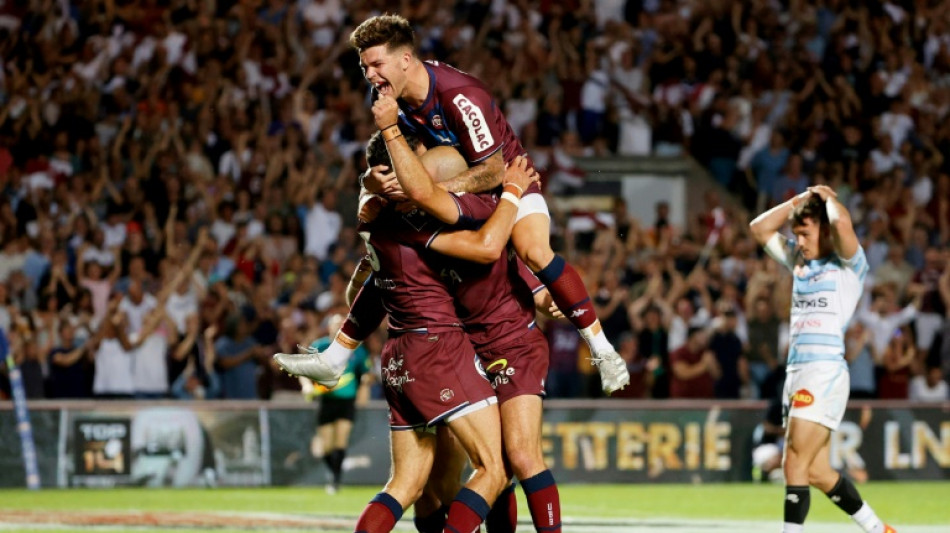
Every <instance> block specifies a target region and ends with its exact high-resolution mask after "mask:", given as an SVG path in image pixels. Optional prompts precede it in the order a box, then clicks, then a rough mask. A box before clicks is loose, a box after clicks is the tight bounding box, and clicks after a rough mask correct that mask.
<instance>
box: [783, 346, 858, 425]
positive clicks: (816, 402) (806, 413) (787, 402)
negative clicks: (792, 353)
mask: <svg viewBox="0 0 950 533" xmlns="http://www.w3.org/2000/svg"><path fill="white" fill-rule="evenodd" d="M850 393H851V374H850V373H848V364H847V363H845V362H844V360H841V361H815V362H812V363H804V364H800V365H790V366H789V367H788V369H787V370H786V376H785V387H784V388H783V390H782V412H783V413H784V416H783V417H782V424H783V426H785V425H788V417H790V416H794V417H796V418H802V419H804V420H811V421H812V422H816V423H818V424H821V425H823V426H825V427H827V428H828V429H830V430H831V431H836V430H837V429H838V426H839V425H840V424H841V420H842V419H843V418H844V410H845V408H846V407H847V405H848V396H849V395H850Z"/></svg>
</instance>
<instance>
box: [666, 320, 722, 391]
mask: <svg viewBox="0 0 950 533" xmlns="http://www.w3.org/2000/svg"><path fill="white" fill-rule="evenodd" d="M707 345H708V342H707V333H706V332H705V330H703V329H702V328H697V327H693V328H690V329H689V332H688V334H687V337H686V344H684V345H683V346H682V347H680V348H678V349H677V350H674V351H673V352H670V367H671V368H672V375H671V377H670V398H715V396H716V395H715V383H716V380H718V379H719V377H720V376H721V371H720V369H719V363H718V362H717V360H716V354H715V353H713V351H712V350H709V349H708V348H707Z"/></svg>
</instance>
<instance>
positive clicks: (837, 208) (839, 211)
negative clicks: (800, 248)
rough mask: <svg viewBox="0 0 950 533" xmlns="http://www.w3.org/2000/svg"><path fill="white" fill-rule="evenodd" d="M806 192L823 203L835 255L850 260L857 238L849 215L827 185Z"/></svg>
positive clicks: (856, 245) (856, 247)
mask: <svg viewBox="0 0 950 533" xmlns="http://www.w3.org/2000/svg"><path fill="white" fill-rule="evenodd" d="M808 192H810V193H811V194H816V195H818V196H819V197H820V198H821V200H822V201H823V202H825V209H826V211H827V212H828V224H829V226H830V227H831V239H832V242H833V243H834V247H835V253H836V254H838V257H841V258H843V259H851V258H852V257H854V254H856V253H858V246H859V245H860V243H859V242H858V236H857V235H856V234H855V233H854V226H853V225H852V224H851V213H849V212H848V210H847V209H846V208H845V206H843V205H841V202H839V201H838V195H837V194H836V193H835V191H834V190H832V189H831V187H829V186H827V185H816V186H814V187H809V188H808Z"/></svg>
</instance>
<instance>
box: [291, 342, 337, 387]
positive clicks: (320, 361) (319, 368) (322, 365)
mask: <svg viewBox="0 0 950 533" xmlns="http://www.w3.org/2000/svg"><path fill="white" fill-rule="evenodd" d="M297 347H298V348H300V349H301V350H303V351H304V352H305V353H278V354H274V361H276V362H277V366H279V367H280V368H281V369H282V370H283V371H284V372H287V373H288V374H290V375H291V376H301V377H305V378H309V379H312V380H313V381H316V382H317V383H319V384H320V385H323V386H324V387H326V388H328V389H332V388H333V387H336V384H337V383H339V382H340V376H342V375H343V370H344V369H343V368H334V367H333V365H331V364H330V363H328V362H327V361H325V360H324V358H323V354H321V353H320V352H319V351H318V350H317V349H316V348H312V347H309V346H300V345H298V346H297Z"/></svg>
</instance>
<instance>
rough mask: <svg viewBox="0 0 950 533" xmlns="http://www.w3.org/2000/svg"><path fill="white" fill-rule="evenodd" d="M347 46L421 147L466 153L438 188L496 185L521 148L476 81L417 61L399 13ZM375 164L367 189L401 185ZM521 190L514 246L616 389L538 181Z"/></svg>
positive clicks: (611, 358)
mask: <svg viewBox="0 0 950 533" xmlns="http://www.w3.org/2000/svg"><path fill="white" fill-rule="evenodd" d="M350 44H351V46H353V47H354V48H355V49H356V50H357V51H358V52H359V54H360V66H361V67H362V68H363V74H364V76H365V77H366V80H367V81H368V82H369V83H370V84H371V85H372V86H373V88H374V89H375V90H376V92H377V93H378V95H379V96H380V97H381V98H393V99H395V100H396V101H397V102H398V104H399V108H400V113H399V116H400V119H399V123H400V126H401V127H402V128H404V129H406V130H407V131H410V132H412V133H414V134H415V135H416V136H417V137H418V138H419V139H420V140H421V141H422V143H423V144H425V146H427V147H430V148H431V147H433V146H439V145H443V146H455V147H456V148H457V149H458V150H459V152H460V153H461V154H462V156H463V157H464V158H465V160H466V162H467V163H468V165H469V169H468V170H467V171H465V172H462V173H460V174H458V175H457V176H455V177H454V178H452V179H450V180H449V181H447V182H445V183H442V185H441V186H442V187H443V188H445V189H447V190H449V191H453V192H481V191H488V190H491V189H495V188H497V187H499V186H500V185H501V180H502V177H503V175H504V170H505V165H506V164H511V163H512V161H514V158H515V157H517V156H519V155H524V153H525V151H524V148H523V147H522V146H521V141H520V140H518V138H517V137H516V136H515V134H514V132H513V131H512V129H511V127H510V126H509V124H508V121H507V120H506V119H505V116H504V115H503V114H502V112H501V109H499V108H498V106H497V105H495V102H494V100H493V99H492V96H491V94H490V92H489V90H488V89H487V87H486V86H485V85H484V84H483V83H482V82H481V81H479V80H478V79H477V78H475V77H473V76H471V75H469V74H466V73H464V72H461V71H459V70H457V69H455V68H453V67H451V66H449V65H446V64H444V63H439V62H434V61H425V62H423V61H421V60H420V59H419V58H418V56H417V55H416V49H415V33H414V32H413V30H412V26H411V25H410V24H409V22H408V21H407V20H406V19H405V18H403V17H401V16H398V15H381V16H376V17H373V18H370V19H368V20H366V21H364V22H363V23H362V24H360V25H359V27H357V28H356V30H354V31H353V33H352V34H351V35H350ZM374 170H375V172H373V173H371V174H370V177H369V178H368V179H367V180H366V182H365V184H366V186H367V188H368V189H369V190H370V191H371V192H390V193H391V192H397V191H399V190H400V189H399V184H398V181H397V180H396V178H395V175H394V173H393V172H389V173H387V174H381V172H382V171H383V170H385V167H376V168H375V169H374ZM380 178H382V181H381V182H380ZM405 192H406V195H407V196H408V197H409V199H411V200H416V201H418V200H419V199H420V198H418V197H414V194H415V191H405ZM524 193H525V194H524V198H523V199H522V200H521V205H520V207H519V209H518V216H517V219H516V223H515V229H514V231H513V232H512V234H511V240H512V244H513V245H514V248H515V250H516V251H517V253H518V256H519V257H521V259H522V260H523V261H524V262H525V264H526V265H527V266H528V267H529V268H530V269H531V270H532V272H534V273H535V275H536V276H537V277H538V279H540V280H541V282H542V283H544V284H545V285H546V286H547V288H548V290H549V291H550V292H551V296H552V297H553V299H554V302H555V303H556V304H557V306H558V308H560V309H561V311H562V312H563V313H564V315H565V317H567V318H568V320H570V321H571V323H572V324H574V326H575V327H577V329H578V331H579V332H580V334H581V336H582V337H583V338H584V340H585V341H587V343H588V345H589V346H590V351H591V362H592V363H593V364H594V365H596V366H597V368H598V370H599V372H600V378H601V384H602V387H603V389H604V391H605V392H607V393H608V394H609V393H611V392H613V391H616V390H619V389H622V388H623V387H625V386H626V385H627V384H628V383H629V382H630V375H629V373H628V372H627V368H626V365H625V364H624V362H623V360H622V359H621V358H620V356H619V355H618V354H617V352H616V350H614V348H613V346H612V345H611V344H610V342H609V341H608V340H607V337H606V336H605V335H604V332H603V328H602V327H601V325H600V321H599V320H598V319H597V316H596V312H595V311H594V305H593V302H592V301H591V299H590V296H589V295H588V294H587V289H586V288H585V287H584V282H583V281H582V280H581V277H580V276H579V275H578V274H577V272H576V271H575V270H574V268H573V267H571V265H569V264H568V263H567V262H566V261H565V260H564V258H563V257H561V256H560V255H556V254H555V253H554V251H553V250H552V249H551V245H550V214H549V212H548V207H547V204H546V203H545V200H544V196H543V195H542V194H541V188H540V186H539V185H538V184H534V185H532V187H531V188H529V189H528V190H526V191H524Z"/></svg>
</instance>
